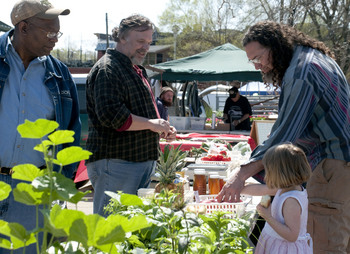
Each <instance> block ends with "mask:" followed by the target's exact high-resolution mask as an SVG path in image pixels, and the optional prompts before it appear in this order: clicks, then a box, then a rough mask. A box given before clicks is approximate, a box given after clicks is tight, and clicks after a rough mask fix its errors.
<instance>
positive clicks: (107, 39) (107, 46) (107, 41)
mask: <svg viewBox="0 0 350 254" xmlns="http://www.w3.org/2000/svg"><path fill="white" fill-rule="evenodd" d="M108 48H109V36H108V13H106V50H107V49H108Z"/></svg>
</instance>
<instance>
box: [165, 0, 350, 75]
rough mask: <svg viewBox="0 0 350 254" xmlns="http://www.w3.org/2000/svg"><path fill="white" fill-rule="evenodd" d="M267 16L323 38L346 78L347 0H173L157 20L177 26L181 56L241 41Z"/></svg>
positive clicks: (349, 47) (349, 57)
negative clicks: (248, 31) (247, 32)
mask: <svg viewBox="0 0 350 254" xmlns="http://www.w3.org/2000/svg"><path fill="white" fill-rule="evenodd" d="M266 19H268V20H273V21H276V22H280V23H284V24H288V25H291V26H295V27H296V28H298V29H299V30H301V31H303V32H305V33H306V34H308V35H310V36H312V37H314V38H316V39H318V40H320V41H323V42H324V43H325V44H326V45H327V46H328V47H329V48H331V49H332V50H333V51H334V53H335V55H336V60H337V62H338V64H339V66H340V67H341V68H342V70H343V71H344V73H345V74H346V75H347V78H348V79H349V78H350V39H349V38H350V34H349V33H350V29H349V28H350V26H349V23H350V0H321V1H319V0H246V1H242V0H214V1H209V0H202V1H200V0H171V1H170V3H169V5H168V8H167V10H166V11H165V12H164V13H163V14H162V15H161V17H160V21H161V22H160V26H161V27H162V28H163V29H165V30H168V31H171V27H172V26H173V25H177V26H179V27H180V33H179V34H178V36H177V57H185V56H189V55H193V54H196V53H199V52H202V51H204V50H207V49H209V48H213V47H215V46H219V45H221V44H223V43H226V42H230V43H232V44H234V45H236V46H238V47H241V41H242V37H243V35H244V33H245V31H246V30H247V29H248V28H249V26H251V25H252V24H254V23H256V22H257V21H260V20H266ZM167 41H168V42H170V41H174V38H167Z"/></svg>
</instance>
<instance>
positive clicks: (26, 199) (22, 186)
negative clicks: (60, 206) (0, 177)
mask: <svg viewBox="0 0 350 254" xmlns="http://www.w3.org/2000/svg"><path fill="white" fill-rule="evenodd" d="M13 196H14V198H15V200H16V201H17V202H21V203H23V204H26V205H40V204H48V203H49V199H48V196H47V195H45V193H44V192H42V191H38V190H36V189H35V188H34V187H33V186H32V185H31V184H29V183H19V184H17V186H16V188H15V189H14V190H13Z"/></svg>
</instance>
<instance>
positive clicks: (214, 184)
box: [208, 175, 220, 195]
mask: <svg viewBox="0 0 350 254" xmlns="http://www.w3.org/2000/svg"><path fill="white" fill-rule="evenodd" d="M208 183H209V195H216V194H219V192H220V176H219V175H210V176H209V180H208Z"/></svg>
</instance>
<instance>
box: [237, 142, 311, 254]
mask: <svg viewBox="0 0 350 254" xmlns="http://www.w3.org/2000/svg"><path fill="white" fill-rule="evenodd" d="M262 162H263V164H264V168H265V182H266V185H263V184H250V185H246V186H245V187H244V188H243V190H242V193H243V194H248V195H252V196H263V195H271V196H275V197H274V199H273V201H272V204H271V206H269V207H268V208H264V207H263V206H262V205H260V204H259V205H257V207H256V209H257V211H258V213H259V214H260V215H261V216H262V217H263V218H264V219H265V220H266V224H265V226H264V229H263V230H262V232H261V235H260V237H259V241H258V243H257V245H256V249H255V252H254V253H255V254H261V253H266V254H267V253H269V254H270V253H271V254H274V253H276V254H277V253H278V254H286V253H288V254H301V253H302V254H308V253H310V254H312V252H313V250H312V239H311V237H310V235H309V234H308V233H306V225H307V213H308V200H307V192H306V189H304V188H303V186H302V184H303V183H305V182H306V181H307V180H308V179H309V177H310V175H311V168H310V166H309V163H308V161H307V159H306V156H305V154H304V152H303V151H302V150H301V149H300V148H298V147H296V146H294V145H292V144H282V145H276V146H273V147H271V148H270V149H269V150H268V151H267V152H266V153H265V156H264V158H263V160H262Z"/></svg>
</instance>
